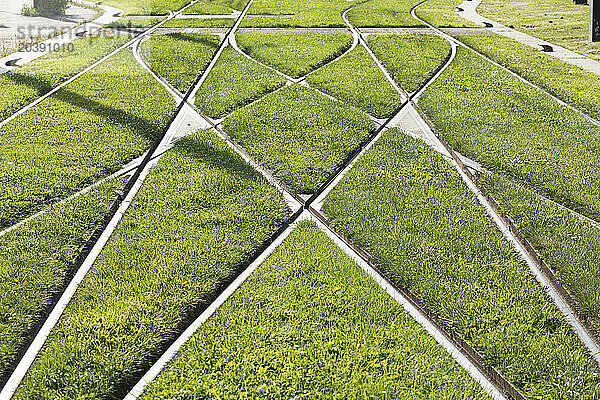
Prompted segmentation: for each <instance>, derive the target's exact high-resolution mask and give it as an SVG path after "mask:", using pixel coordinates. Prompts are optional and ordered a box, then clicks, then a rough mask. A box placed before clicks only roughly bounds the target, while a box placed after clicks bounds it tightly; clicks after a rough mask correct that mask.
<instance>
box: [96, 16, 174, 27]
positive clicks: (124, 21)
mask: <svg viewBox="0 0 600 400" xmlns="http://www.w3.org/2000/svg"><path fill="white" fill-rule="evenodd" d="M159 22H160V20H159V19H158V18H144V19H139V18H121V19H120V20H118V21H114V22H111V23H110V24H106V25H105V26H106V27H107V28H124V29H127V28H150V27H152V26H154V25H156V24H158V23H159ZM163 26H164V25H163Z"/></svg>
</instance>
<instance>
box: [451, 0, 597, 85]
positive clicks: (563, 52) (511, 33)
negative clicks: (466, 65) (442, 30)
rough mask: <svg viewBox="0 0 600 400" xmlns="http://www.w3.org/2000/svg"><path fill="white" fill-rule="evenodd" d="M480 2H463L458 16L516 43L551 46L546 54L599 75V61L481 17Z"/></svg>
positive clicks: (479, 0) (536, 46)
mask: <svg viewBox="0 0 600 400" xmlns="http://www.w3.org/2000/svg"><path fill="white" fill-rule="evenodd" d="M481 1H482V0H472V1H470V0H467V1H465V2H463V3H462V4H461V5H459V6H458V7H459V8H460V9H463V10H464V11H457V13H458V15H460V16H462V17H463V18H465V19H467V20H469V21H471V22H474V23H475V24H478V25H482V26H486V24H491V27H489V28H488V30H490V31H491V32H493V33H496V34H499V35H502V36H506V37H509V38H511V39H514V40H516V41H517V42H521V43H523V44H526V45H528V46H531V47H535V48H538V49H540V48H541V46H542V45H546V46H552V48H553V49H554V51H552V52H548V53H547V54H549V55H551V56H553V57H556V58H558V59H560V60H563V61H565V62H567V63H569V64H572V65H576V66H578V67H581V68H583V69H584V70H586V71H589V72H592V73H594V74H596V75H600V62H599V61H596V60H592V59H591V58H587V57H585V56H582V55H581V54H578V53H575V52H574V51H571V50H568V49H565V48H564V47H561V46H557V45H555V44H553V43H550V42H546V41H545V40H542V39H538V38H536V37H533V36H531V35H528V34H526V33H523V32H519V31H516V30H514V29H511V28H509V27H506V26H504V25H502V24H500V23H498V22H496V21H492V20H490V19H487V18H484V17H482V16H481V15H479V14H478V13H477V7H478V6H479V4H481Z"/></svg>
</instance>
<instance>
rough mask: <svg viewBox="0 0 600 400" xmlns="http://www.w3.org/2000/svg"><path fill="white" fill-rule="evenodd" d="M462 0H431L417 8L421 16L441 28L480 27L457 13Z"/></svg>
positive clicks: (418, 14) (417, 12)
mask: <svg viewBox="0 0 600 400" xmlns="http://www.w3.org/2000/svg"><path fill="white" fill-rule="evenodd" d="M460 3H462V0H429V1H427V2H426V3H425V4H423V5H421V6H420V7H419V8H417V11H416V14H417V16H418V17H419V18H421V19H423V20H425V21H426V22H429V23H430V24H431V25H433V26H436V27H440V28H479V27H480V26H479V25H476V24H474V23H473V22H471V21H468V20H466V19H464V18H463V17H461V16H460V15H458V14H457V13H456V7H457V6H458V5H459V4H460Z"/></svg>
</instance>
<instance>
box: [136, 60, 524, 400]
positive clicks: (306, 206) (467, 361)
mask: <svg viewBox="0 0 600 400" xmlns="http://www.w3.org/2000/svg"><path fill="white" fill-rule="evenodd" d="M452 59H453V55H452V53H451V54H449V55H448V57H447V58H446V60H445V61H444V63H443V64H442V65H440V67H438V69H437V70H436V71H434V73H433V74H432V75H431V76H430V77H429V78H428V79H427V81H426V82H425V83H424V84H423V88H425V87H426V86H427V85H428V84H430V82H431V81H433V80H435V79H436V78H437V77H438V76H439V75H440V74H441V73H442V72H443V70H444V69H445V68H446V67H447V66H448V65H449V64H450V62H451V61H452ZM420 92H421V91H420V90H418V91H417V92H415V93H413V95H411V96H414V95H416V94H418V93H420ZM409 104H410V101H406V102H405V103H404V104H403V105H402V106H401V107H400V109H399V110H397V111H396V113H394V115H392V116H390V117H389V118H388V119H387V120H386V121H385V122H384V123H383V124H382V125H381V126H380V127H379V128H378V129H376V130H375V131H374V132H373V133H372V134H371V135H369V137H368V138H366V139H365V140H364V141H363V143H361V145H360V146H359V147H358V148H357V149H356V150H355V151H354V152H352V153H351V154H350V155H349V156H348V157H347V159H346V160H345V161H344V162H343V163H342V164H341V165H340V166H339V167H338V168H337V169H336V170H335V171H334V172H333V173H331V174H330V175H329V177H328V178H327V179H326V180H325V181H324V182H323V183H322V184H321V185H320V186H319V188H318V189H317V190H316V191H315V193H314V194H312V195H311V196H310V197H309V198H308V199H304V198H302V197H295V199H296V200H297V201H298V202H299V203H300V204H301V208H300V209H299V210H298V211H296V213H295V214H293V215H292V217H291V218H290V220H289V221H288V222H287V223H286V226H285V229H284V230H283V231H280V233H279V235H276V236H275V237H273V238H272V239H271V246H269V247H268V248H266V249H265V250H264V252H263V253H261V254H259V255H258V256H256V257H255V258H254V261H253V263H251V264H250V265H249V266H248V267H247V268H246V269H245V270H244V271H243V272H241V274H240V275H238V277H236V279H235V280H234V281H233V282H232V283H231V285H230V286H229V287H227V288H226V289H225V290H223V291H222V292H220V293H219V294H218V297H217V300H215V302H213V303H212V304H211V305H209V306H208V307H207V308H205V310H204V312H203V313H202V314H201V315H200V316H199V317H198V318H197V319H196V320H195V321H194V322H192V323H191V324H190V325H189V326H188V327H187V329H186V330H185V331H184V333H182V334H181V335H180V336H179V337H178V338H177V339H175V340H174V341H173V343H172V344H171V346H170V347H169V348H168V349H167V350H166V351H165V352H164V353H163V354H162V355H161V357H160V358H159V359H158V360H157V362H156V363H155V364H154V365H153V366H152V367H151V368H150V369H149V370H148V371H147V372H146V374H144V376H143V377H142V378H141V379H140V380H139V381H138V382H137V383H136V384H135V385H134V387H133V388H132V390H131V391H130V392H129V393H128V394H127V396H126V397H125V399H127V400H133V399H137V398H138V397H139V396H140V395H141V393H142V392H143V390H144V387H145V386H146V385H147V384H148V383H149V382H151V381H152V380H153V379H154V378H156V376H158V374H159V373H160V371H161V370H162V368H164V367H165V366H166V365H167V363H168V362H169V361H170V359H171V358H172V357H173V356H174V355H175V354H176V352H177V351H178V350H179V349H180V348H181V347H182V346H183V345H184V344H185V343H186V342H187V340H188V339H189V338H190V337H191V336H192V335H193V333H194V332H195V331H196V330H197V329H198V328H199V327H200V326H201V325H202V324H203V323H204V322H205V321H206V320H207V319H208V318H209V317H210V315H212V314H213V313H214V312H215V311H216V310H217V309H218V307H220V305H222V304H223V303H224V302H225V301H226V300H227V298H229V296H231V294H233V293H234V292H235V290H236V289H237V288H239V286H240V285H241V284H242V283H243V281H244V280H245V279H246V278H247V277H249V276H250V275H251V274H252V272H253V271H254V270H255V269H256V268H257V267H258V265H259V264H260V263H259V262H257V260H264V259H266V257H267V256H268V255H269V254H270V253H271V252H272V251H273V250H274V248H275V247H276V246H274V245H275V244H277V243H281V242H282V241H283V238H285V237H286V236H287V235H289V233H290V232H291V229H292V228H293V227H294V226H295V225H296V224H297V223H298V222H299V221H301V220H303V219H312V220H314V221H316V222H317V223H318V224H319V226H320V228H321V229H323V231H324V232H325V233H327V234H328V235H329V236H330V237H331V235H332V234H333V235H335V238H336V239H335V240H336V242H337V243H338V244H343V247H344V251H345V252H346V253H348V254H349V255H350V256H351V257H352V258H353V259H355V260H357V261H358V262H359V263H360V264H361V266H362V267H363V269H365V271H366V272H367V273H368V274H369V275H370V276H371V277H373V279H375V280H376V281H377V283H378V284H380V286H382V288H383V289H384V290H386V291H387V292H388V293H389V294H390V295H391V296H392V297H393V298H394V299H395V300H396V301H398V302H399V303H400V304H402V305H403V306H404V307H405V308H407V309H408V311H409V313H410V314H411V316H413V318H415V319H416V320H417V321H418V322H419V324H421V325H422V326H424V327H425V328H426V329H427V331H428V332H429V333H430V334H432V335H433V336H434V337H435V339H436V340H437V341H438V343H440V344H441V345H442V346H443V347H444V348H445V349H446V350H447V351H449V353H450V354H451V355H452V356H453V357H454V358H455V360H457V362H458V363H459V364H460V365H461V366H463V367H464V368H465V369H466V370H467V371H468V372H469V374H471V376H472V377H473V378H474V379H475V380H476V381H477V382H479V383H480V384H481V385H482V387H483V388H484V389H485V390H486V391H487V392H488V393H489V394H490V395H491V396H492V398H494V399H508V398H514V399H523V398H524V397H523V396H522V394H521V393H520V392H519V391H518V389H516V388H515V387H514V386H513V385H512V384H511V383H510V382H508V380H506V379H505V378H504V377H503V376H502V375H501V374H500V373H499V372H498V371H497V370H495V369H494V368H493V367H490V366H489V365H486V363H485V362H484V361H483V358H482V357H481V356H480V355H479V354H478V353H477V351H475V350H474V349H473V348H472V347H471V346H470V345H468V344H467V343H466V342H464V341H463V340H462V339H461V338H460V335H459V334H458V333H457V332H454V331H452V330H448V328H447V327H445V326H443V325H442V324H441V323H440V322H439V320H438V319H437V317H435V316H434V315H433V314H432V313H430V312H428V311H427V308H426V307H425V306H424V305H423V304H422V303H421V302H420V301H419V300H418V299H417V298H416V297H415V296H413V295H412V294H410V292H408V291H401V290H400V289H398V288H396V287H394V286H393V285H392V284H391V283H390V282H389V281H388V280H387V279H386V278H385V277H384V276H383V275H382V274H381V273H380V272H379V271H378V270H377V269H376V267H375V264H374V262H373V259H372V258H371V257H370V256H367V255H366V253H365V252H364V251H362V250H360V249H359V248H357V247H356V246H354V245H353V244H352V243H351V242H350V240H349V239H348V238H347V237H345V236H344V235H343V234H341V233H339V232H337V231H336V230H335V229H334V228H333V227H332V226H331V225H330V224H329V222H328V220H327V219H326V217H325V216H324V215H323V214H322V213H321V211H320V210H317V209H315V208H314V207H312V206H311V204H312V203H314V202H315V201H316V200H317V199H319V198H320V197H322V196H323V193H327V192H328V191H329V190H331V188H332V187H334V186H335V185H336V184H337V183H338V182H339V180H340V179H341V178H340V177H341V176H342V174H343V172H344V171H347V170H348V169H350V168H351V167H352V165H354V162H355V161H356V160H357V159H358V158H359V157H360V155H362V154H363V153H364V152H365V151H367V150H368V148H370V147H371V146H372V144H373V143H374V142H375V141H376V140H377V139H378V138H379V137H380V136H381V134H382V132H383V131H385V130H386V129H387V128H388V125H389V124H390V122H391V121H393V120H394V117H395V116H396V115H397V114H398V113H400V112H401V111H402V109H403V108H404V107H405V106H407V105H409ZM213 128H214V129H215V130H217V131H219V130H220V128H219V127H218V126H216V125H215V126H213ZM222 134H223V135H225V137H226V138H227V136H226V133H225V132H222ZM229 139H230V138H229ZM230 140H231V139H230ZM232 142H233V140H232ZM233 143H235V142H233ZM236 145H237V144H236ZM242 150H243V149H242ZM288 190H289V189H288ZM290 195H291V196H293V195H294V194H293V193H290ZM340 241H341V242H340ZM349 249H350V250H349Z"/></svg>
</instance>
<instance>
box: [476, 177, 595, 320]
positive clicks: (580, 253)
mask: <svg viewBox="0 0 600 400" xmlns="http://www.w3.org/2000/svg"><path fill="white" fill-rule="evenodd" d="M480 181H482V182H483V184H484V187H485V188H486V190H487V191H488V192H489V193H490V194H491V195H492V196H493V197H494V198H495V199H496V200H497V201H498V202H499V203H500V205H501V207H502V208H503V209H504V210H505V212H507V213H508V215H509V216H510V217H511V219H512V220H513V221H514V222H515V224H516V226H517V228H518V229H519V232H521V233H522V234H523V235H524V236H525V237H526V238H527V240H529V242H530V243H531V244H532V245H533V246H534V247H535V248H536V250H537V251H538V252H539V253H540V254H541V256H542V258H543V259H544V260H545V261H546V262H547V263H548V264H549V266H550V267H551V268H552V269H553V270H554V271H555V272H556V275H557V276H558V278H559V279H560V281H561V282H562V283H563V285H564V286H565V287H566V288H567V290H569V292H571V294H572V296H573V298H574V299H575V300H576V302H577V309H578V311H579V313H580V315H582V316H583V317H584V318H585V319H587V320H588V321H590V322H591V324H592V325H593V327H594V328H595V330H596V332H600V291H598V288H599V287H600V229H598V228H596V227H595V226H593V225H592V224H591V223H589V222H586V221H582V220H581V219H580V218H579V217H577V216H574V215H573V214H571V213H570V212H568V211H566V210H564V209H562V208H560V207H559V206H557V205H556V204H553V203H551V202H549V201H547V200H545V199H544V198H543V197H541V196H540V195H538V194H536V193H535V192H532V191H530V190H526V189H524V188H523V187H521V186H519V185H517V184H515V183H514V182H512V181H511V180H509V179H507V178H506V177H503V176H500V175H497V174H490V175H481V176H480Z"/></svg>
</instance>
